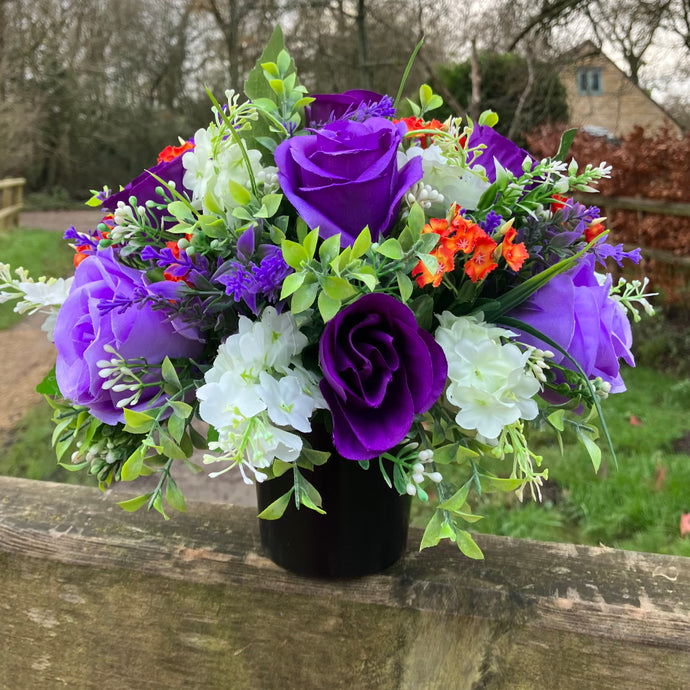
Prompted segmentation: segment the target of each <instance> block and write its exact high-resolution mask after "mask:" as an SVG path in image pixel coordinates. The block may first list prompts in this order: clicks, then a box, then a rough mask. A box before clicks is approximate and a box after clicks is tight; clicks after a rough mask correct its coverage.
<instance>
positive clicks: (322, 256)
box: [319, 233, 340, 266]
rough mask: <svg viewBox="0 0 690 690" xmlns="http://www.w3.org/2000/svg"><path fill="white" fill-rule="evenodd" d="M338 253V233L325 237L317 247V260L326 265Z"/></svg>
mask: <svg viewBox="0 0 690 690" xmlns="http://www.w3.org/2000/svg"><path fill="white" fill-rule="evenodd" d="M339 253H340V233H338V234H337V235H332V236H331V237H329V238H327V239H325V240H324V241H323V242H322V243H321V246H320V247H319V260H320V261H321V263H322V264H323V265H324V266H328V265H329V264H330V263H331V261H333V260H334V259H335V258H336V257H337V256H338V254H339Z"/></svg>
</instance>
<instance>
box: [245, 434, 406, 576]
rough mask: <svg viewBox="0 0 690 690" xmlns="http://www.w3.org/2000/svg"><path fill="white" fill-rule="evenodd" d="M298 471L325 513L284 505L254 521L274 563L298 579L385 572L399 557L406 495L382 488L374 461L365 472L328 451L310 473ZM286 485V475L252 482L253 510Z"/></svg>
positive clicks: (270, 500)
mask: <svg viewBox="0 0 690 690" xmlns="http://www.w3.org/2000/svg"><path fill="white" fill-rule="evenodd" d="M316 447H319V446H316ZM319 449H321V450H322V449H324V445H323V442H322V444H321V446H320V447H319ZM303 472H304V475H305V477H307V479H308V480H309V481H310V482H311V483H312V484H313V485H314V486H315V487H316V488H317V490H318V491H319V493H320V494H321V498H322V500H323V508H324V509H325V510H326V514H325V515H321V514H319V513H317V512H316V511H314V510H310V509H308V508H305V507H304V506H301V507H300V509H299V510H297V508H296V507H295V504H294V501H290V504H289V505H288V507H287V510H286V511H285V513H284V515H283V516H282V517H281V518H279V519H278V520H259V523H260V530H261V542H262V544H263V547H264V549H265V551H266V553H267V555H268V556H269V558H271V560H272V561H273V562H274V563H277V564H278V565H280V566H282V567H283V568H286V569H287V570H291V571H292V572H295V573H298V574H300V575H308V576H313V577H324V578H339V577H360V576H363V575H369V574H372V573H377V572H379V571H381V570H384V569H385V568H388V567H389V566H391V565H393V563H395V562H396V561H397V560H398V559H399V558H400V557H401V556H402V555H403V553H404V551H405V547H406V544H407V529H408V524H409V515H410V497H409V496H407V495H404V496H400V495H399V494H398V492H397V491H396V490H395V489H391V488H389V487H388V485H387V484H386V482H385V480H384V478H383V476H382V475H381V471H380V469H379V467H378V461H372V462H371V467H370V468H369V469H367V470H365V469H363V468H362V467H361V466H360V464H359V463H358V462H354V461H352V460H346V459H344V458H341V457H339V456H338V455H337V454H335V453H334V452H332V455H331V457H330V459H329V460H328V462H326V463H325V464H324V465H321V466H318V467H316V468H315V469H314V472H309V471H307V470H303ZM389 475H390V476H392V471H391V472H389ZM292 482H293V479H292V472H289V471H288V472H287V473H286V474H285V475H283V476H282V477H278V478H276V479H271V480H270V481H265V482H263V483H262V484H257V485H256V486H257V497H258V506H259V511H262V510H264V509H265V508H266V507H267V506H269V505H270V504H271V503H273V501H275V500H276V499H278V498H280V497H281V496H282V495H283V494H285V493H286V492H287V491H289V489H290V487H291V486H292Z"/></svg>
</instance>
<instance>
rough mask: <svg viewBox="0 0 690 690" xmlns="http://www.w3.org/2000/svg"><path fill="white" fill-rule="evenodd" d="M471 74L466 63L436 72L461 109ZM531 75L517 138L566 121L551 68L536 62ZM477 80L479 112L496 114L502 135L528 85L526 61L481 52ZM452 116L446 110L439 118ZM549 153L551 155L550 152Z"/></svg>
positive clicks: (467, 95)
mask: <svg viewBox="0 0 690 690" xmlns="http://www.w3.org/2000/svg"><path fill="white" fill-rule="evenodd" d="M471 71H472V65H471V63H470V61H469V60H466V61H465V62H462V63H460V64H456V65H444V66H440V67H439V68H438V74H439V76H440V78H441V80H442V81H443V83H444V84H445V85H446V86H447V87H448V89H449V90H450V92H451V93H452V94H453V96H454V97H455V98H456V100H457V101H458V102H459V103H460V105H462V106H463V107H464V108H467V107H468V106H469V103H470V97H471V93H472V82H471ZM534 72H535V74H534V84H533V86H532V89H531V91H530V94H529V96H528V98H527V101H526V104H525V107H524V109H523V111H522V113H521V115H520V120H519V122H518V123H517V128H516V129H515V130H514V131H516V132H518V133H520V134H521V133H523V132H527V131H531V130H532V129H534V127H535V126H537V125H539V124H542V123H544V122H563V121H565V120H567V117H568V106H567V99H566V92H565V88H564V87H563V85H562V84H561V82H560V80H559V78H558V73H557V72H556V69H555V68H554V66H553V65H552V64H550V63H544V62H539V61H536V62H535V65H534ZM479 76H480V79H481V98H480V101H479V110H480V111H482V110H493V111H495V112H496V113H498V116H499V122H498V125H497V126H496V130H497V131H499V132H500V133H501V134H504V135H505V134H506V133H507V132H508V129H509V128H510V126H511V123H512V121H513V119H514V116H515V110H516V107H517V104H518V100H519V98H520V94H521V93H522V92H523V91H524V89H525V87H526V85H527V63H526V60H525V59H524V58H523V57H521V56H519V55H515V54H514V53H505V54H501V53H491V52H481V53H480V54H479ZM451 114H452V113H451V112H450V110H449V108H448V106H444V107H443V108H441V109H439V115H440V116H442V117H443V118H445V117H448V115H451ZM439 115H437V117H439ZM550 153H551V155H552V154H553V151H552V152H550Z"/></svg>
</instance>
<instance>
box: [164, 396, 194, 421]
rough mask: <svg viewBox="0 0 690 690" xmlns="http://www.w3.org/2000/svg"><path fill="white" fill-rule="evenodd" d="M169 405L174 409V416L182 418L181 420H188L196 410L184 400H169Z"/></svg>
mask: <svg viewBox="0 0 690 690" xmlns="http://www.w3.org/2000/svg"><path fill="white" fill-rule="evenodd" d="M168 405H170V407H172V410H173V414H174V415H175V416H176V417H180V419H187V417H189V416H190V415H191V414H192V412H193V411H194V408H193V407H192V406H191V405H190V404H189V403H186V402H183V401H182V400H168Z"/></svg>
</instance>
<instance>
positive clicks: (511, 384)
mask: <svg viewBox="0 0 690 690" xmlns="http://www.w3.org/2000/svg"><path fill="white" fill-rule="evenodd" d="M439 321H440V324H441V325H440V326H439V328H438V329H437V330H436V334H435V338H436V342H438V344H439V345H440V346H441V347H442V348H443V352H444V353H445V355H446V359H447V361H448V378H449V380H450V384H449V385H448V388H447V390H446V398H447V399H448V402H450V403H451V404H452V405H453V406H454V407H457V408H458V413H457V415H456V417H455V421H456V422H457V423H458V425H460V426H461V427H462V428H463V429H467V430H472V429H474V430H476V431H477V433H478V435H479V436H480V437H481V438H482V439H483V440H485V441H486V442H489V443H492V442H493V443H495V442H496V439H497V438H498V436H499V435H500V433H501V430H502V429H503V427H504V426H506V425H508V424H512V423H514V422H516V421H517V420H518V419H534V418H535V417H536V416H537V414H538V406H537V403H536V401H535V400H534V396H535V395H536V394H537V393H538V392H539V390H540V387H541V386H540V383H539V381H538V380H537V378H536V377H535V376H534V374H533V372H532V370H531V368H530V367H529V358H530V354H531V350H530V349H527V350H525V351H524V352H523V351H522V350H521V349H520V348H519V347H517V345H515V344H514V343H511V342H504V340H505V339H507V338H510V337H512V336H514V334H513V333H512V332H511V331H508V330H506V329H503V328H499V327H497V326H493V325H491V324H486V323H484V322H483V318H482V316H481V315H479V316H460V317H458V316H454V315H453V314H451V313H449V312H444V313H443V314H442V315H441V316H440V317H439Z"/></svg>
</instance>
